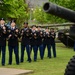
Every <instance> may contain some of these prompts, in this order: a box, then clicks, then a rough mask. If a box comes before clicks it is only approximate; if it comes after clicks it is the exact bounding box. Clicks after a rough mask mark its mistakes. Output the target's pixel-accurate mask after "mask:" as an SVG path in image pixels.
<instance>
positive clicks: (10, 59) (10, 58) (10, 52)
mask: <svg viewBox="0 0 75 75" xmlns="http://www.w3.org/2000/svg"><path fill="white" fill-rule="evenodd" d="M8 47H9V64H12V52H13V49H14V53H15V58H16V64H19V50H18V46H8Z"/></svg>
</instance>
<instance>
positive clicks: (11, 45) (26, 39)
mask: <svg viewBox="0 0 75 75" xmlns="http://www.w3.org/2000/svg"><path fill="white" fill-rule="evenodd" d="M55 36H56V34H55V31H54V29H53V28H51V29H50V30H49V29H48V28H46V29H45V30H43V29H42V28H41V27H40V26H38V27H36V25H33V26H32V27H31V28H29V26H28V22H24V28H22V29H18V28H17V27H16V23H15V21H14V20H12V21H11V24H10V27H8V26H7V25H5V20H4V19H3V18H1V19H0V52H1V53H2V66H4V65H5V55H6V40H8V51H9V61H8V64H9V65H11V64H12V52H13V50H14V54H15V59H16V64H17V65H19V63H23V62H24V51H25V50H26V53H27V61H28V62H31V61H32V59H31V53H32V50H33V53H34V61H37V54H38V50H39V51H40V59H41V60H43V58H44V53H45V49H46V47H47V50H48V55H47V56H48V58H51V57H52V55H51V47H52V51H53V56H54V57H56V46H55ZM18 39H21V49H20V50H21V53H19V41H18ZM25 48H26V49H25ZM19 54H20V57H19Z"/></svg>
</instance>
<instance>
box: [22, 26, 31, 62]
mask: <svg viewBox="0 0 75 75" xmlns="http://www.w3.org/2000/svg"><path fill="white" fill-rule="evenodd" d="M30 35H31V29H29V28H28V27H26V28H23V29H22V30H21V36H22V40H21V62H23V61H24V50H25V47H26V52H27V56H28V59H27V61H29V62H31V58H30Z"/></svg>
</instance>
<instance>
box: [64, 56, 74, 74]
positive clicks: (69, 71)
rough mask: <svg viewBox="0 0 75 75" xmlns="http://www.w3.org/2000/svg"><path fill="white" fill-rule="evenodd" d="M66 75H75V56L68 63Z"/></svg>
mask: <svg viewBox="0 0 75 75" xmlns="http://www.w3.org/2000/svg"><path fill="white" fill-rule="evenodd" d="M64 75H75V56H73V58H71V59H70V61H69V62H68V65H67V66H66V69H65V74H64Z"/></svg>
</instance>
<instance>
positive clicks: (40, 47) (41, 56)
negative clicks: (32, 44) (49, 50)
mask: <svg viewBox="0 0 75 75" xmlns="http://www.w3.org/2000/svg"><path fill="white" fill-rule="evenodd" d="M38 48H39V51H40V58H41V59H43V44H41V45H39V46H38Z"/></svg>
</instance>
